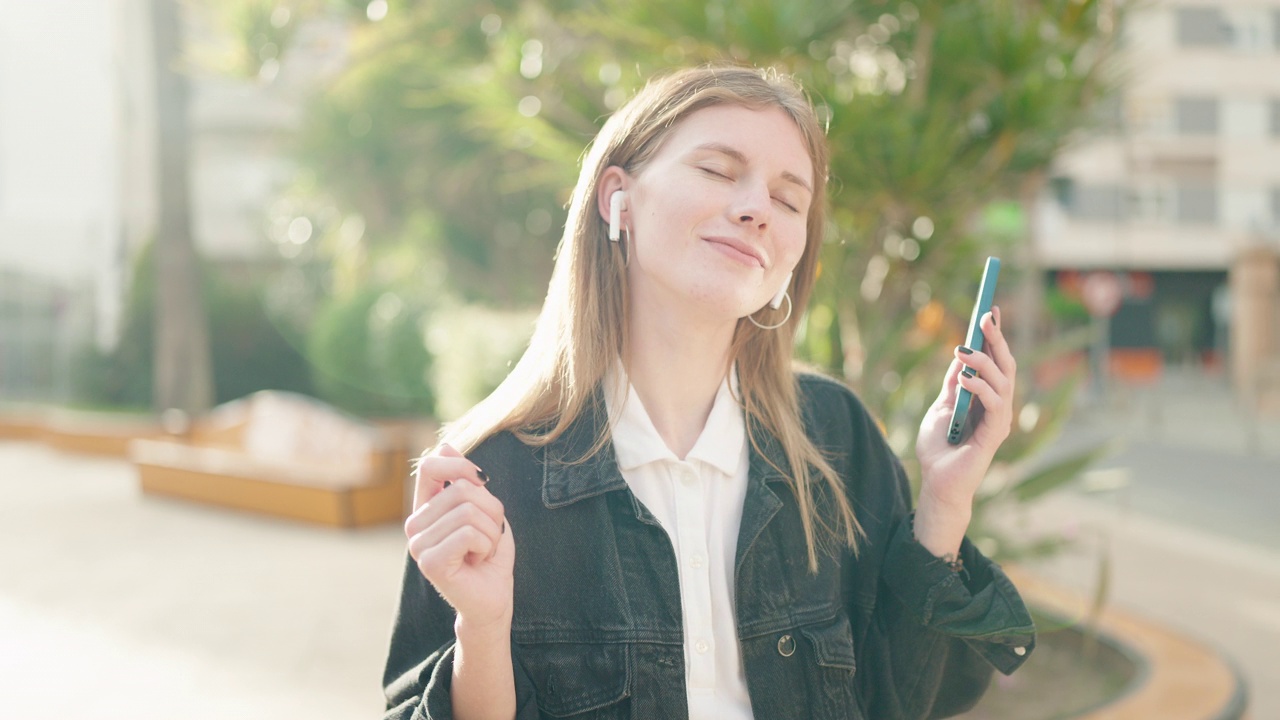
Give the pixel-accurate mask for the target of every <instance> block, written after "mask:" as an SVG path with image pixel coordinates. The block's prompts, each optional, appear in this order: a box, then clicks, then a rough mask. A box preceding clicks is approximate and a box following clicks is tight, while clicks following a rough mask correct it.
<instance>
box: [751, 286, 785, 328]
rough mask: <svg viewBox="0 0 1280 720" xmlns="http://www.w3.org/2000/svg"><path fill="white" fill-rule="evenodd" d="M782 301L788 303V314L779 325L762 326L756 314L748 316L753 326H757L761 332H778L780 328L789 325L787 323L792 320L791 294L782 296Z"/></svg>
mask: <svg viewBox="0 0 1280 720" xmlns="http://www.w3.org/2000/svg"><path fill="white" fill-rule="evenodd" d="M782 299H783V300H786V301H787V314H786V315H785V316H784V317H783V318H782V319H781V320H779V321H778V322H777V323H775V324H773V325H761V324H760V323H759V322H757V321H756V319H755V316H754V314H753V315H748V316H747V319H748V320H750V321H751V324H752V325H755V326H756V327H758V328H760V329H761V330H777V329H778V328H780V327H782V326H783V325H786V324H787V321H788V320H790V319H791V293H783V295H782ZM757 312H759V311H757Z"/></svg>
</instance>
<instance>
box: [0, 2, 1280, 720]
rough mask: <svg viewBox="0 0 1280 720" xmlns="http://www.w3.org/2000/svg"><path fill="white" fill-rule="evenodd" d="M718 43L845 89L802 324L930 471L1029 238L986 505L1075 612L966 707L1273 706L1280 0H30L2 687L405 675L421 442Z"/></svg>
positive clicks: (1, 41)
mask: <svg viewBox="0 0 1280 720" xmlns="http://www.w3.org/2000/svg"><path fill="white" fill-rule="evenodd" d="M169 20H171V22H170V21H169ZM708 61H722V62H736V63H752V64H757V65H761V66H772V67H776V68H778V69H779V70H780V71H783V72H789V73H794V75H795V76H796V77H797V78H798V79H799V80H800V81H801V82H802V83H803V84H804V85H805V87H806V88H807V90H808V91H809V93H810V94H811V97H812V99H813V101H814V103H815V106H816V107H817V108H818V111H819V114H820V116H821V117H822V118H823V120H824V121H825V122H826V123H827V128H828V136H829V138H830V141H831V146H832V155H833V159H832V168H831V171H832V183H831V193H830V194H831V205H830V206H831V212H830V222H829V227H828V232H827V240H826V244H825V246H824V249H823V254H822V264H821V266H820V276H819V282H818V285H817V288H816V290H815V293H814V298H813V301H812V303H811V304H810V307H809V308H808V309H807V312H806V314H805V316H804V317H803V319H802V320H801V322H800V325H799V333H798V337H797V354H798V356H799V357H801V358H802V359H803V360H805V361H806V362H808V363H810V364H811V365H813V366H815V367H816V368H817V369H819V370H821V371H824V372H827V373H830V374H832V375H835V376H838V377H842V378H844V379H846V380H847V381H848V382H849V383H850V384H851V385H852V386H853V387H855V388H856V389H857V390H858V392H859V394H860V395H861V396H862V397H863V399H864V400H865V401H866V402H867V404H868V406H869V407H870V408H871V409H872V410H873V411H874V412H875V414H876V415H877V417H878V418H880V419H881V421H882V423H883V425H884V430H885V433H886V436H887V437H888V439H889V441H890V443H891V444H892V445H893V447H894V449H895V450H896V451H898V452H899V453H900V454H901V455H902V457H903V458H904V461H905V462H906V465H907V467H908V471H909V474H911V475H912V477H913V478H914V477H915V475H916V468H915V465H914V462H913V461H912V458H913V451H914V447H913V445H914V439H915V428H916V427H918V424H919V420H920V417H921V415H922V413H923V412H924V409H925V407H926V406H927V405H928V403H929V402H930V401H931V400H932V398H933V395H934V394H936V392H937V383H938V380H939V379H940V377H941V373H942V369H943V368H944V367H945V365H946V363H947V362H948V360H949V358H950V348H951V347H952V346H954V345H955V344H957V343H958V342H960V341H961V340H962V338H963V331H964V326H965V322H966V321H967V319H968V313H969V307H970V304H971V303H972V297H973V293H974V289H975V284H976V281H977V278H978V275H979V273H980V270H981V267H982V260H983V258H985V257H986V256H987V255H999V256H1000V257H1002V258H1003V260H1004V273H1003V274H1002V277H1001V285H1000V292H999V294H998V297H997V302H998V304H999V305H1000V307H1001V309H1002V313H1003V317H1004V318H1005V325H1006V332H1007V333H1008V334H1009V335H1010V336H1011V337H1012V339H1013V342H1014V346H1015V351H1016V353H1017V354H1018V356H1019V363H1020V370H1021V371H1022V374H1021V379H1020V394H1021V396H1020V398H1019V407H1018V412H1017V418H1016V423H1015V424H1016V427H1015V432H1014V435H1013V436H1012V437H1011V438H1010V440H1009V442H1008V443H1006V446H1005V447H1004V448H1003V449H1002V451H1001V455H1000V456H999V457H998V458H997V461H998V462H997V465H996V466H995V467H994V468H993V471H992V473H991V476H990V477H989V478H988V481H987V483H986V484H985V485H984V487H983V490H982V492H981V493H980V497H979V499H978V505H977V508H976V511H975V524H974V527H973V531H972V533H971V535H972V537H973V538H974V540H975V542H977V543H978V544H979V545H980V546H981V547H982V548H983V549H984V551H986V552H988V553H989V554H991V555H993V556H994V557H996V558H998V559H999V560H1000V561H1001V562H1002V563H1004V564H1005V565H1006V566H1007V567H1009V568H1011V569H1012V570H1013V571H1014V573H1015V576H1016V577H1017V578H1019V579H1020V582H1025V583H1026V587H1027V588H1028V595H1029V598H1030V599H1031V600H1032V601H1033V603H1035V604H1036V605H1037V610H1038V612H1042V613H1043V617H1042V619H1041V624H1042V628H1044V629H1046V630H1049V631H1052V632H1046V633H1045V634H1044V636H1043V637H1042V646H1041V648H1040V649H1039V650H1038V651H1037V655H1036V656H1034V657H1033V659H1032V661H1031V662H1030V663H1029V664H1028V666H1027V668H1026V669H1025V670H1024V671H1023V672H1021V673H1019V674H1018V675H1015V676H1014V677H1012V678H998V679H997V680H998V681H997V682H996V684H995V686H994V688H993V690H992V692H991V693H990V695H989V697H988V698H987V700H985V701H984V704H983V705H982V706H980V707H979V709H977V710H975V711H974V713H973V714H972V716H971V717H972V718H1010V719H1013V718H1016V719H1018V720H1035V719H1036V718H1049V717H1068V716H1069V717H1077V716H1081V717H1083V716H1085V715H1083V714H1082V713H1086V712H1088V711H1089V710H1090V709H1094V710H1096V709H1098V708H1103V707H1113V708H1120V709H1121V712H1122V714H1118V715H1114V716H1112V717H1133V718H1148V717H1159V718H1182V717H1187V718H1192V717H1195V718H1208V717H1215V718H1218V717H1221V718H1228V717H1241V716H1242V713H1244V712H1246V710H1245V708H1246V706H1247V708H1248V709H1247V712H1248V713H1249V714H1248V717H1252V718H1255V720H1256V719H1261V718H1273V717H1280V693H1278V692H1277V691H1276V690H1275V688H1276V687H1280V523H1277V522H1276V521H1275V518H1274V515H1275V512H1276V510H1277V508H1280V2H1274V1H1272V2H1267V1H1266V0H1253V1H1248V0H1240V1H1239V2H1236V1H1232V2H1217V3H1213V2H1199V3H1196V2H1172V1H1162V2H1154V1H1153V2H1140V3H1123V2H1095V1H1090V0H1054V1H1050V2H1043V3H1026V2H1015V1H1014V0H973V1H971V2H942V1H941V0H937V1H930V0H919V1H917V2H893V1H890V2H879V1H870V0H868V1H867V2H831V1H830V0H821V1H820V0H788V1H786V2H782V1H780V0H779V1H776V2H768V1H766V0H741V1H740V2H732V3H731V2H723V1H721V0H652V1H651V2H641V3H627V2H556V3H552V2H540V1H537V0H510V1H507V2H474V1H472V0H465V1H464V0H442V1H440V2H413V1H410V0H373V2H365V0H280V1H279V2H275V1H272V0H222V1H215V0H42V1H41V2H26V1H24V0H0V494H2V496H0V544H2V545H3V546H4V547H6V548H7V549H6V550H5V551H4V552H0V638H4V640H3V642H0V677H3V678H4V680H3V681H0V717H6V718H8V717H13V718H45V717H49V718H52V717H63V716H65V715H66V714H67V712H68V709H69V708H72V707H74V708H76V713H77V714H79V715H83V716H86V717H90V718H117V717H119V718H125V717H128V718H139V717H144V718H145V717H171V716H173V715H174V714H180V715H182V716H183V717H197V718H199V717H209V718H214V717H218V718H222V717H245V718H256V717H262V718H267V717H273V718H278V717H308V718H328V717H332V718H346V717H355V716H366V717H368V716H376V714H377V713H378V712H379V708H380V706H381V705H380V703H381V700H380V676H381V663H382V660H383V654H384V652H385V648H386V643H387V640H388V637H389V632H390V623H391V619H392V615H393V613H394V610H395V603H396V597H397V592H398V583H399V579H400V572H401V570H402V563H403V555H404V550H403V538H402V536H401V534H400V530H399V528H398V527H397V524H398V523H397V519H398V518H399V517H400V516H401V514H402V512H403V497H404V491H405V488H404V485H403V478H404V476H405V469H406V468H407V467H408V458H410V457H412V456H413V455H416V454H417V453H418V452H419V451H421V450H422V449H423V447H425V446H426V445H428V444H430V442H431V439H432V437H433V432H434V430H435V428H436V427H438V424H439V423H440V422H442V421H447V420H448V419H450V418H453V417H456V416H457V415H458V414H459V413H461V412H462V411H464V410H465V409H466V408H468V407H469V406H470V405H471V404H472V403H474V402H476V401H477V400H478V399H480V398H482V397H483V396H484V395H485V394H486V393H487V392H488V391H489V390H491V389H492V388H493V387H494V386H495V385H496V384H497V383H498V382H499V381H500V380H501V378H502V377H503V375H504V374H505V372H506V371H507V370H508V369H509V367H510V366H511V363H512V362H513V361H514V359H515V358H517V357H518V356H519V353H520V352H521V350H522V349H523V346H524V343H525V342H526V341H527V339H528V335H529V333H530V330H531V328H532V322H533V320H534V318H535V316H536V313H537V310H538V305H539V302H540V300H541V297H542V294H543V292H544V291H545V287H546V282H547V279H548V277H549V274H550V270H551V263H552V258H553V254H554V251H555V247H556V243H557V241H558V239H559V234H560V231H561V229H562V227H563V223H564V217H565V208H566V204H567V202H568V199H569V192H570V190H571V188H572V185H573V182H574V179H575V177H576V171H577V165H578V161H579V158H580V157H581V154H582V152H583V148H584V147H585V145H586V143H587V142H589V141H590V139H591V137H592V136H593V135H594V133H595V131H596V130H597V129H598V128H599V126H600V125H601V124H602V122H603V120H604V118H606V117H607V115H608V113H609V112H610V111H612V110H613V109H616V108H617V107H618V106H619V105H620V104H621V103H622V102H624V101H625V100H626V98H628V97H629V96H630V95H631V94H632V93H633V92H634V91H635V90H636V89H638V88H639V87H640V86H641V85H642V84H643V82H644V79H645V78H647V77H649V76H651V75H652V74H653V73H655V72H661V71H663V70H666V69H671V68H674V67H680V66H685V65H690V64H697V63H701V62H708ZM134 439H136V440H138V442H134V443H131V442H130V441H131V440H134ZM183 473H186V474H183ZM193 478H203V479H202V480H199V482H202V483H205V484H200V485H197V484H192V483H196V482H197V481H196V480H193ZM228 478H231V479H228ZM282 487H283V488H289V490H288V492H293V493H296V494H294V495H287V496H286V495H279V494H278V493H279V492H284V491H282V490H280V488H282ZM273 498H274V499H273ZM280 498H284V499H280ZM353 498H356V499H353ZM344 503H346V504H344ZM329 504H333V505H332V508H331V509H326V508H330V505H329ZM246 511H248V512H246ZM326 513H328V514H326ZM326 526H337V527H326ZM339 528H345V529H339ZM1144 633H1146V634H1144ZM1197 663H1198V664H1197ZM1169 677H1175V678H1176V677H1184V678H1185V677H1191V678H1199V679H1200V681H1201V682H1200V684H1196V683H1189V684H1188V683H1186V682H1183V683H1178V682H1173V683H1170V684H1167V685H1162V684H1160V683H1161V682H1162V679H1165V680H1167V678H1169ZM1064 678H1070V680H1066V679H1064ZM1055 687H1056V688H1057V690H1056V692H1055V691H1051V688H1055ZM1246 698H1247V700H1246ZM1125 702H1128V703H1130V705H1129V706H1125V705H1123V703H1125ZM1143 702H1149V703H1154V704H1151V705H1141V704H1134V703H1143ZM1161 703H1163V704H1161ZM1126 707H1127V709H1125V708H1126ZM1123 713H1128V714H1123ZM1179 713H1182V714H1179Z"/></svg>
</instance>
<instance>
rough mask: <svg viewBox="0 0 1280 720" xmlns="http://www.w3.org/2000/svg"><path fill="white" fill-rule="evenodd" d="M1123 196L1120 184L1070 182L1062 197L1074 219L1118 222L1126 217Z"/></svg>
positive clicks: (1123, 191) (1124, 194)
mask: <svg viewBox="0 0 1280 720" xmlns="http://www.w3.org/2000/svg"><path fill="white" fill-rule="evenodd" d="M1060 197H1062V196H1060ZM1125 197H1126V193H1125V190H1124V188H1123V187H1121V186H1120V185H1112V184H1100V185H1081V184H1075V183H1072V184H1071V185H1070V187H1069V190H1068V191H1067V192H1066V193H1065V198H1063V199H1065V200H1066V203H1065V207H1066V210H1067V213H1068V214H1069V215H1070V216H1071V217H1072V218H1073V219H1075V220H1081V221H1084V222H1120V221H1122V220H1124V219H1125V218H1126V217H1127V213H1126V212H1125V208H1126V203H1125Z"/></svg>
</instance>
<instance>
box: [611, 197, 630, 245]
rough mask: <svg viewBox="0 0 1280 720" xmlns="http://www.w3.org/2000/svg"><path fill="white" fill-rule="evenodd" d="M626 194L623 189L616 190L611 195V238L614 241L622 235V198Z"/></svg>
mask: <svg viewBox="0 0 1280 720" xmlns="http://www.w3.org/2000/svg"><path fill="white" fill-rule="evenodd" d="M626 196H627V194H626V193H625V192H623V191H621V190H614V191H613V194H612V195H610V196H609V239H610V240H612V241H614V242H618V239H619V238H620V237H622V230H621V228H622V199H623V198H624V197H626Z"/></svg>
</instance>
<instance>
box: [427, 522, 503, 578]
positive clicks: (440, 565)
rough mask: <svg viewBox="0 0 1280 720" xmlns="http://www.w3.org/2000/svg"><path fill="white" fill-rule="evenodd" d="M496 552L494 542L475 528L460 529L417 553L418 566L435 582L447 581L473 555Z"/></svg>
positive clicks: (486, 555) (487, 554) (478, 556)
mask: <svg viewBox="0 0 1280 720" xmlns="http://www.w3.org/2000/svg"><path fill="white" fill-rule="evenodd" d="M492 551H493V541H491V540H490V539H489V537H488V536H487V535H485V534H484V533H482V532H480V531H479V530H477V529H476V528H475V527H472V526H470V525H465V526H463V527H460V528H457V529H456V530H454V531H453V532H452V533H450V534H449V535H447V536H446V537H444V538H443V539H442V540H440V542H438V543H434V544H430V545H426V546H425V547H423V548H422V549H421V552H420V553H419V554H418V555H417V557H416V559H417V561H418V569H419V570H420V571H421V572H422V575H423V576H424V577H426V578H427V580H430V581H431V583H432V584H433V585H437V589H439V588H438V585H439V583H440V582H441V581H445V580H448V579H449V578H450V577H451V576H452V575H453V573H454V572H456V571H457V569H458V567H460V566H461V565H462V564H463V563H465V562H467V560H468V559H471V558H486V557H489V555H490V554H491V553H492Z"/></svg>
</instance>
